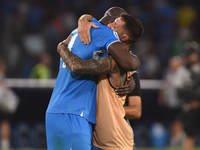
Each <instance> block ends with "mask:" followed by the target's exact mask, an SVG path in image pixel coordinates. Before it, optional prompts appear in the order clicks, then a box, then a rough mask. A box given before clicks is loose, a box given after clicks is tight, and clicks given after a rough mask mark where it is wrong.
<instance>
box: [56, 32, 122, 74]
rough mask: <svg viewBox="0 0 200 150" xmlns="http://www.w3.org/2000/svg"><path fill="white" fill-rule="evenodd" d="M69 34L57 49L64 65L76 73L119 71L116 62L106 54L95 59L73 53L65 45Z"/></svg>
mask: <svg viewBox="0 0 200 150" xmlns="http://www.w3.org/2000/svg"><path fill="white" fill-rule="evenodd" d="M70 38H71V36H69V37H68V38H67V39H66V40H65V41H63V42H61V43H60V44H59V45H58V47H57V51H58V53H59V54H60V56H61V57H62V59H63V61H64V63H65V64H66V66H67V67H68V68H69V69H70V70H71V71H72V72H73V73H76V74H103V73H116V72H118V71H119V68H118V64H117V63H116V61H115V60H114V59H113V58H112V56H110V55H108V56H105V57H102V58H101V59H99V60H95V59H87V60H84V59H81V58H80V57H78V56H76V55H75V54H73V53H72V52H71V51H70V50H69V49H68V47H67V44H68V42H69V40H70Z"/></svg>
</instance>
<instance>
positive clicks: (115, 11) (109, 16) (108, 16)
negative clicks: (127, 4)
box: [99, 6, 127, 25]
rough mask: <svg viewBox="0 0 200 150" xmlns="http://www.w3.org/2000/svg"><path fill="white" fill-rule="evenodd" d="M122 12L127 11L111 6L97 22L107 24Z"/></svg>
mask: <svg viewBox="0 0 200 150" xmlns="http://www.w3.org/2000/svg"><path fill="white" fill-rule="evenodd" d="M122 13H126V14H127V12H126V11H125V10H124V9H123V8H120V7H116V6H115V7H111V8H109V9H108V10H107V11H106V12H105V14H104V16H103V17H102V18H101V19H100V20H99V22H101V23H102V24H103V25H108V24H109V23H111V22H113V21H114V20H115V19H116V18H118V17H120V15H121V14H122Z"/></svg>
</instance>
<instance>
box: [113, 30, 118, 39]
mask: <svg viewBox="0 0 200 150" xmlns="http://www.w3.org/2000/svg"><path fill="white" fill-rule="evenodd" d="M113 33H114V35H115V37H116V38H117V39H118V40H119V36H118V34H117V32H115V31H113Z"/></svg>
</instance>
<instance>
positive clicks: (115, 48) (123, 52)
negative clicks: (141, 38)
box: [108, 42, 140, 71]
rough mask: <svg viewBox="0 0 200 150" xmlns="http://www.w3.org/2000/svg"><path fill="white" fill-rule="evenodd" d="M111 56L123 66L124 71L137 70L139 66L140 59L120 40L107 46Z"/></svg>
mask: <svg viewBox="0 0 200 150" xmlns="http://www.w3.org/2000/svg"><path fill="white" fill-rule="evenodd" d="M108 51H109V53H110V54H111V56H112V57H113V58H114V59H115V60H116V61H117V62H118V63H119V64H120V66H122V68H124V69H125V70H126V71H134V70H137V69H138V68H139V66H140V61H139V59H138V58H137V56H135V55H133V54H132V53H131V52H130V51H128V50H127V48H126V46H125V45H124V44H123V43H121V42H115V43H112V44H111V45H110V46H109V47H108Z"/></svg>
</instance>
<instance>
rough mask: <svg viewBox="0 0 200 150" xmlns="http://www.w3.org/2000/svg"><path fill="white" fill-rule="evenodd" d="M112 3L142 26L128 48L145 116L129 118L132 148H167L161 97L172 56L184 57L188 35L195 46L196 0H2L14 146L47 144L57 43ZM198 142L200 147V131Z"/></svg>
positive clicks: (0, 49) (0, 43)
mask: <svg viewBox="0 0 200 150" xmlns="http://www.w3.org/2000/svg"><path fill="white" fill-rule="evenodd" d="M112 6H119V7H122V8H124V9H125V10H126V11H127V12H128V13H130V14H131V15H132V16H134V17H136V18H138V19H139V20H140V21H141V22H142V23H143V25H144V29H145V32H144V35H143V37H142V38H141V39H140V40H139V41H138V42H137V43H136V44H134V45H133V46H132V47H131V50H132V51H133V53H134V54H136V55H137V56H138V57H139V59H140V61H141V66H140V68H139V69H138V70H137V71H138V72H139V76H140V79H141V88H142V95H143V97H142V107H143V108H142V117H141V118H140V119H139V120H132V121H131V125H132V127H133V129H134V132H135V142H136V146H137V148H138V150H145V149H146V148H149V150H150V148H151V147H155V148H153V149H154V150H155V149H156V148H163V149H166V147H170V146H172V145H170V141H171V137H172V132H173V130H172V128H171V127H168V124H166V118H165V109H164V107H163V106H161V105H159V100H158V99H159V95H160V89H161V87H162V84H163V81H164V76H165V73H166V70H167V69H168V68H169V60H170V59H171V58H172V57H173V56H177V55H178V56H179V55H181V54H182V52H183V51H184V49H185V48H186V47H187V46H188V41H189V42H190V43H192V44H190V45H193V47H198V43H199V35H200V28H199V26H200V20H199V16H200V10H199V7H200V1H199V0H123V1H121V0H0V58H1V59H2V60H3V61H4V62H5V65H6V71H5V74H4V75H5V77H6V78H5V79H2V78H1V79H2V80H3V81H4V83H5V84H6V85H8V86H9V87H10V88H11V90H12V91H14V93H15V94H16V95H17V96H18V97H19V99H20V103H19V105H18V107H17V110H16V112H15V113H14V114H12V115H11V116H10V118H9V122H10V128H11V131H10V132H11V134H10V145H11V147H12V148H16V149H20V150H21V149H24V148H25V149H27V150H28V148H35V149H36V148H40V149H46V137H45V126H44V122H45V121H44V120H45V111H46V108H47V105H48V102H49V99H50V96H51V92H52V90H53V86H54V83H55V79H56V76H57V73H58V69H59V67H58V66H59V59H60V58H59V55H58V53H57V51H56V47H57V44H58V43H59V42H60V41H63V40H64V39H65V38H66V37H67V36H68V35H69V34H70V32H71V31H72V30H73V29H75V28H76V27H77V21H78V18H79V17H80V16H81V15H82V14H91V15H92V16H94V17H95V18H96V19H100V18H101V17H102V16H103V14H104V12H105V11H106V10H107V9H108V8H110V7H112ZM194 41H195V42H194ZM44 64H45V65H44ZM36 65H37V66H36ZM40 73H41V74H43V75H42V76H40V75H39V74H40ZM0 75H1V74H0ZM2 76H3V75H2ZM41 78H45V79H41ZM0 83H1V82H0ZM0 120H2V119H0ZM199 120H200V119H199ZM195 145H196V146H197V147H199V146H200V136H199V134H198V135H196V136H195ZM144 147H145V148H144ZM25 149H24V150H25ZM167 149H170V150H173V149H174V150H178V149H181V148H177V149H176V148H172V147H170V148H167Z"/></svg>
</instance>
